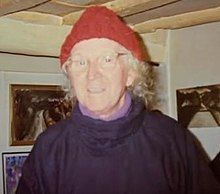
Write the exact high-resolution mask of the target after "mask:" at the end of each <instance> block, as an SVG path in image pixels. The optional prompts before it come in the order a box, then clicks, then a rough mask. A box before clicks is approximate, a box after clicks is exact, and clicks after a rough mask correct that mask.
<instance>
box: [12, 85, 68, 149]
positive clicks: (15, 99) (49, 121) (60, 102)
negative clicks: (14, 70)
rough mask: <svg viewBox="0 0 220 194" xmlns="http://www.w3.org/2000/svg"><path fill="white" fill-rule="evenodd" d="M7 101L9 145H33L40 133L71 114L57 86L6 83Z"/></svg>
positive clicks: (66, 101)
mask: <svg viewBox="0 0 220 194" xmlns="http://www.w3.org/2000/svg"><path fill="white" fill-rule="evenodd" d="M9 98H10V99H9V101H10V126H11V135H10V142H11V145H12V146H19V145H33V144H34V142H35V140H36V139H37V137H38V135H39V134H40V133H42V132H43V131H44V130H45V129H46V128H48V127H49V126H50V125H53V124H55V123H56V122H58V121H60V120H62V119H65V118H67V117H69V116H70V115H71V111H72V102H71V100H70V99H67V98H66V92H64V91H63V90H62V88H61V86H59V85H34V84H31V85H28V84H10V95H9Z"/></svg>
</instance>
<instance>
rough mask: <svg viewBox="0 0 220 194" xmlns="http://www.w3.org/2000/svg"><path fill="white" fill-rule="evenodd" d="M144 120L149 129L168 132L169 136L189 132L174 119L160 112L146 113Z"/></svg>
mask: <svg viewBox="0 0 220 194" xmlns="http://www.w3.org/2000/svg"><path fill="white" fill-rule="evenodd" d="M144 120H145V124H146V126H147V128H149V129H152V130H155V131H157V132H162V133H164V132H166V134H168V135H169V134H170V135H171V134H172V133H178V132H181V131H183V130H187V129H185V128H183V127H182V126H181V125H180V124H179V123H178V122H177V121H176V120H175V119H174V118H171V117H169V116H167V115H165V114H163V113H159V112H154V111H146V112H145V119H144Z"/></svg>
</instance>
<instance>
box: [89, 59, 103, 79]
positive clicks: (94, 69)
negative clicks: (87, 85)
mask: <svg viewBox="0 0 220 194" xmlns="http://www.w3.org/2000/svg"><path fill="white" fill-rule="evenodd" d="M100 75H101V74H100V70H99V67H98V64H97V63H96V62H91V63H90V64H89V68H88V74H87V77H88V79H89V80H94V79H96V78H98V77H100Z"/></svg>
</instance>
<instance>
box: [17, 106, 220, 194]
mask: <svg viewBox="0 0 220 194" xmlns="http://www.w3.org/2000/svg"><path fill="white" fill-rule="evenodd" d="M33 193H35V194H56V193H59V194H168V193H175V194H186V193H190V194H191V193H192V194H218V193H220V185H219V184H218V182H217V181H216V180H215V179H214V176H213V174H212V172H211V170H210V169H209V167H208V164H207V163H206V162H205V160H204V159H203V158H202V156H201V154H200V151H199V149H197V147H196V146H195V144H194V141H193V137H192V135H191V134H190V133H189V131H188V130H186V129H183V128H181V127H180V126H179V125H178V123H177V122H176V121H174V120H173V119H171V118H169V117H167V116H164V115H162V114H161V115H160V114H158V113H152V112H148V111H146V110H145V109H144V106H143V104H142V103H140V102H133V103H132V108H131V111H130V113H129V114H128V115H127V116H125V117H122V118H119V119H117V120H113V121H101V120H94V119H91V118H89V117H87V116H84V115H82V114H81V112H80V111H79V108H78V106H76V108H75V109H74V111H73V114H72V117H71V118H70V119H68V120H65V121H62V122H60V123H58V124H56V125H54V126H52V127H50V128H49V129H47V130H46V131H45V132H44V133H42V134H41V135H40V136H39V138H38V139H37V142H36V144H35V145H34V148H33V149H32V152H31V154H30V155H29V157H28V159H27V160H26V162H25V164H24V167H23V175H22V178H21V180H20V183H19V186H18V189H17V194H33Z"/></svg>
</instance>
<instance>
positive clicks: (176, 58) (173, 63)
mask: <svg viewBox="0 0 220 194" xmlns="http://www.w3.org/2000/svg"><path fill="white" fill-rule="evenodd" d="M169 43H170V45H169V47H170V48H169V62H168V63H169V73H170V75H169V76H170V79H169V82H170V83H169V87H170V98H169V99H170V110H171V111H170V114H171V116H173V117H175V118H176V117H177V113H176V110H177V106H176V90H177V89H181V88H188V87H196V86H205V85H213V84H220V22H217V23H210V24H205V25H201V26H195V27H190V28H184V29H179V30H172V31H170V33H169ZM191 131H192V132H193V133H194V134H195V135H196V136H197V137H198V138H199V140H200V141H201V143H202V144H203V146H204V148H205V150H206V151H207V152H208V154H209V156H210V157H211V158H213V157H214V156H215V155H216V154H217V152H219V151H220V127H216V128H200V129H198V128H193V129H191Z"/></svg>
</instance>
